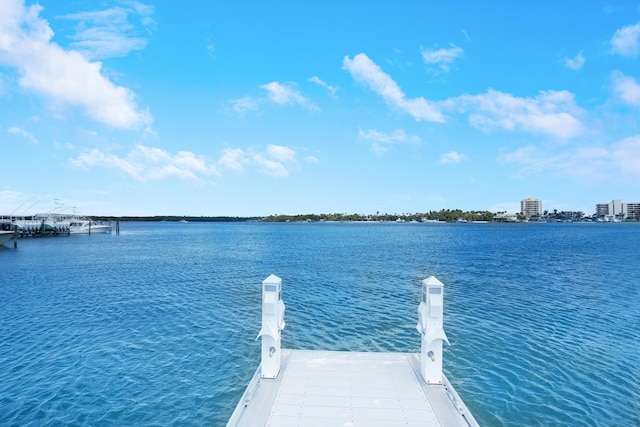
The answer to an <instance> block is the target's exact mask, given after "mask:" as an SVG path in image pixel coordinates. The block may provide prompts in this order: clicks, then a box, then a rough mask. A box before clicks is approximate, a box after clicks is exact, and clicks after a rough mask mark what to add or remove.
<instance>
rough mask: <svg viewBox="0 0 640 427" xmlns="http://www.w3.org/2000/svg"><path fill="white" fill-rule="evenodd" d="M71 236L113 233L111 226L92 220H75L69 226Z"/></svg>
mask: <svg viewBox="0 0 640 427" xmlns="http://www.w3.org/2000/svg"><path fill="white" fill-rule="evenodd" d="M69 233H71V234H107V233H111V224H102V223H99V222H96V221H94V220H92V219H91V218H79V217H78V218H74V219H72V220H71V225H70V226H69Z"/></svg>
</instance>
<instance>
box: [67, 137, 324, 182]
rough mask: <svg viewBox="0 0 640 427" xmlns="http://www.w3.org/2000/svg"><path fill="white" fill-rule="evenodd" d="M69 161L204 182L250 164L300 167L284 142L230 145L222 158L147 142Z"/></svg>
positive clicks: (281, 172)
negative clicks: (249, 147) (126, 149)
mask: <svg viewBox="0 0 640 427" xmlns="http://www.w3.org/2000/svg"><path fill="white" fill-rule="evenodd" d="M308 161H312V160H308ZM69 164H70V165H71V166H72V167H74V168H78V169H84V170H88V169H91V168H94V167H102V168H107V169H115V170H118V171H120V172H122V173H124V174H125V175H127V176H129V177H132V178H134V179H135V180H138V181H155V180H160V179H165V178H170V177H177V178H180V179H184V180H188V181H196V182H202V181H203V180H204V178H205V177H207V176H212V175H214V176H221V172H222V171H223V170H232V171H236V172H243V171H245V170H246V169H248V168H250V167H253V168H255V170H257V171H258V172H259V173H262V174H264V175H269V176H276V177H283V176H288V175H289V173H290V172H291V171H292V170H297V169H299V164H298V161H297V158H296V152H295V151H294V150H293V149H292V148H290V147H286V146H282V145H268V146H267V147H266V149H265V150H264V151H263V152H256V151H253V150H249V151H245V150H243V149H241V148H226V149H225V150H223V152H222V154H221V156H220V158H219V159H218V160H207V159H206V158H205V157H204V156H202V155H199V154H195V153H192V152H190V151H180V152H178V153H177V154H172V153H170V152H168V151H166V150H164V149H162V148H157V147H147V146H143V145H137V146H135V147H134V148H133V149H132V150H131V151H130V152H129V153H127V154H126V155H125V156H123V157H120V156H118V155H116V154H113V153H106V152H103V151H101V150H99V149H97V148H94V149H92V150H89V151H86V152H84V153H81V154H80V155H79V156H78V157H77V158H73V159H69Z"/></svg>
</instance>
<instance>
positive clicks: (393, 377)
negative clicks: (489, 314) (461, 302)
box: [227, 275, 478, 427]
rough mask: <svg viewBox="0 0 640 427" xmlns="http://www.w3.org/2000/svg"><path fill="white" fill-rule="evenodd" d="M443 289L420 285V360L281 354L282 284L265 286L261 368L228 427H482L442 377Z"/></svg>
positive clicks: (272, 280)
mask: <svg viewBox="0 0 640 427" xmlns="http://www.w3.org/2000/svg"><path fill="white" fill-rule="evenodd" d="M443 286H444V285H443V284H442V283H441V282H440V281H439V280H438V279H436V278H435V277H433V276H432V277H430V278H428V279H425V280H423V281H422V294H421V295H422V296H421V301H420V305H419V307H418V324H417V325H416V329H417V331H418V332H419V333H420V337H421V338H420V340H421V347H420V353H415V354H414V353H382V352H377V353H373V352H372V353H367V352H340V351H312V350H288V349H282V348H281V347H280V344H281V332H282V330H283V329H284V327H285V322H284V312H285V306H284V303H283V302H282V280H281V279H280V278H279V277H277V276H274V275H270V276H269V277H267V278H266V279H265V280H264V281H263V282H262V328H261V329H260V332H259V333H258V338H262V351H261V363H260V366H259V367H258V370H257V371H256V373H255V375H254V376H253V378H252V379H251V382H250V383H249V385H248V387H247V389H246V390H245V392H244V394H243V395H242V398H241V399H240V402H239V403H238V405H237V406H236V409H235V411H234V412H233V414H232V415H231V418H230V419H229V422H228V423H227V427H251V426H272V427H290V426H298V427H311V426H349V427H360V426H363V427H364V426H366V427H371V426H376V427H386V426H389V427H391V426H427V427H431V426H434V427H437V426H444V427H454V426H460V427H476V426H478V423H477V422H476V420H475V419H474V418H473V415H471V413H470V412H469V410H468V409H467V407H466V405H465V404H464V402H463V401H462V399H460V396H458V394H457V393H456V391H455V389H454V388H453V386H452V385H451V383H449V380H448V379H447V378H446V376H445V375H444V373H443V372H442V344H443V342H446V343H448V342H449V340H448V339H447V336H446V334H445V333H444V330H443V322H442V320H443Z"/></svg>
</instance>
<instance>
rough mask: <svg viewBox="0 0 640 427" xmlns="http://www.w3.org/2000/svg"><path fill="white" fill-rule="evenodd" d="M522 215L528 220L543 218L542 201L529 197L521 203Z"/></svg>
mask: <svg viewBox="0 0 640 427" xmlns="http://www.w3.org/2000/svg"><path fill="white" fill-rule="evenodd" d="M520 213H521V214H522V215H524V216H525V217H527V218H531V217H533V216H542V200H538V199H533V198H531V197H529V198H528V199H524V200H521V201H520Z"/></svg>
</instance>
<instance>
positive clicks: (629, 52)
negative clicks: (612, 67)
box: [611, 23, 640, 57]
mask: <svg viewBox="0 0 640 427" xmlns="http://www.w3.org/2000/svg"><path fill="white" fill-rule="evenodd" d="M639 39H640V23H638V24H636V25H629V26H627V27H622V28H620V29H618V30H617V31H616V32H615V34H614V35H613V37H612V38H611V51H612V52H613V53H617V54H618V55H622V56H633V57H635V56H638V53H639V52H640V42H639Z"/></svg>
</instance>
